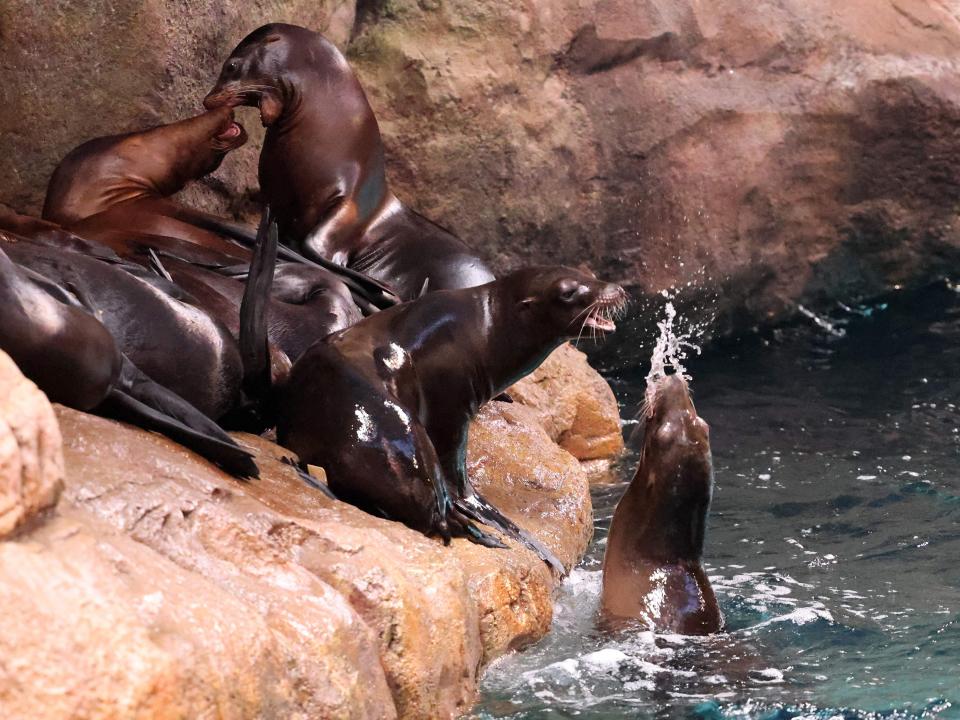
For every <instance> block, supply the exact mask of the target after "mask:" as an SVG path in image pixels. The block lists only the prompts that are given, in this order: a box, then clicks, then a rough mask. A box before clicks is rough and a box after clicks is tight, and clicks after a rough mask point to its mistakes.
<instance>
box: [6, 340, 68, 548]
mask: <svg viewBox="0 0 960 720" xmlns="http://www.w3.org/2000/svg"><path fill="white" fill-rule="evenodd" d="M60 446H61V443H60V429H59V427H58V426H57V421H56V418H55V417H54V414H53V408H52V407H51V406H50V402H49V401H48V400H47V397H46V396H45V395H44V394H43V393H42V392H40V390H39V389H37V386H36V385H34V384H33V383H32V382H30V381H29V380H27V379H26V378H25V377H24V376H23V374H22V373H21V372H20V369H19V368H18V367H17V366H16V365H15V364H14V362H13V360H11V359H10V356H9V355H7V354H6V353H5V352H3V351H2V350H0V540H2V539H3V537H4V536H6V535H9V534H10V533H12V532H13V531H14V530H17V529H18V528H21V527H23V526H24V525H26V524H27V523H28V522H29V521H30V520H31V519H32V518H34V517H36V516H37V515H38V514H40V513H42V512H43V511H44V510H47V509H49V508H51V507H53V506H54V505H56V503H57V499H58V498H59V497H60V491H61V489H62V487H63V454H62V452H61V447H60Z"/></svg>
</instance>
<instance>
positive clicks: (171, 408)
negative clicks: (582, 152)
mask: <svg viewBox="0 0 960 720" xmlns="http://www.w3.org/2000/svg"><path fill="white" fill-rule="evenodd" d="M8 247H9V246H8V245H7V244H0V304H2V306H3V312H2V313H0V348H2V349H3V350H4V352H6V353H8V354H9V355H10V357H12V358H13V360H14V362H16V363H17V365H18V366H19V367H20V369H21V371H23V373H24V374H25V375H26V376H27V377H28V378H30V379H31V380H32V381H33V382H35V383H36V384H37V385H38V386H39V387H40V389H41V390H43V391H44V392H45V393H46V394H47V396H48V397H49V398H50V400H52V401H53V402H59V403H63V404H64V405H68V406H69V407H72V408H75V409H77V410H83V411H89V412H94V413H97V414H100V415H105V416H107V417H112V418H115V419H120V420H125V421H128V422H130V423H132V424H134V425H138V426H140V427H143V428H145V429H148V430H155V431H157V432H160V433H163V434H165V435H167V436H169V437H170V438H172V439H173V440H176V441H178V442H180V443H181V444H183V445H184V446H186V447H189V448H191V449H193V450H195V451H196V452H198V453H199V454H200V455H202V456H204V457H206V458H207V459H209V460H211V461H212V462H215V463H217V464H218V465H220V466H221V467H223V468H224V469H225V470H227V471H228V472H232V473H234V474H236V475H240V476H254V477H256V476H257V474H258V470H257V466H256V463H255V462H254V461H253V458H252V456H251V455H250V453H249V452H248V451H246V450H244V449H243V448H241V447H240V446H239V445H237V443H236V442H235V441H234V440H233V439H232V438H231V437H230V436H229V435H227V434H226V433H225V432H223V430H222V429H220V428H219V427H218V426H217V425H216V423H214V422H213V421H212V420H210V419H209V418H208V417H206V416H204V415H203V414H202V413H201V412H200V411H198V410H197V409H196V408H194V407H193V406H191V405H190V404H189V403H187V402H186V401H185V400H183V399H182V398H180V397H178V396H177V395H175V394H174V393H172V392H171V391H169V390H167V389H166V388H164V387H163V386H161V385H158V384H157V383H155V382H153V381H152V380H151V379H150V378H148V377H147V376H145V375H144V374H143V373H142V372H140V371H139V369H137V367H136V366H135V365H134V364H133V363H132V362H131V361H130V360H129V358H127V357H126V356H124V355H123V354H122V353H121V352H120V350H119V349H118V348H117V345H116V343H115V342H114V339H113V336H112V335H111V334H110V332H109V331H108V330H107V328H106V327H104V326H103V325H102V324H101V323H100V322H99V321H98V320H97V319H96V318H95V317H94V316H93V315H92V314H91V313H90V311H89V309H87V308H84V307H83V305H82V303H81V302H80V300H79V299H78V298H77V297H76V296H75V295H73V293H71V292H70V291H69V290H68V289H66V288H64V287H63V286H61V285H59V284H57V283H55V282H53V281H51V280H49V279H48V278H45V277H43V276H42V275H39V274H37V273H36V272H34V271H31V270H29V269H25V268H20V267H17V266H16V265H15V264H14V263H13V262H12V261H11V260H10V258H9V257H8V256H7V254H6V253H5V252H4V251H3V249H4V248H8Z"/></svg>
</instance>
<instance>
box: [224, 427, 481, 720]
mask: <svg viewBox="0 0 960 720" xmlns="http://www.w3.org/2000/svg"><path fill="white" fill-rule="evenodd" d="M242 437H243V440H244V441H245V442H248V443H249V444H250V445H251V446H253V447H255V448H256V449H257V451H258V452H257V460H258V463H259V464H260V467H261V470H262V471H264V472H262V474H261V479H260V480H259V481H257V482H253V483H250V484H249V486H247V487H245V488H244V491H245V492H247V493H248V494H249V495H250V496H251V497H255V498H257V500H259V501H260V502H262V503H263V504H264V505H266V506H267V507H269V508H271V509H272V510H273V511H275V512H276V513H278V514H279V515H281V516H283V517H284V518H285V519H286V522H285V523H284V524H283V525H282V526H281V527H278V528H277V529H276V530H275V531H274V533H273V534H274V537H275V538H276V539H277V541H278V542H279V543H281V544H282V545H283V546H285V547H287V548H288V549H289V552H291V553H292V554H293V555H294V557H296V560H297V562H298V563H300V564H301V565H302V566H303V567H305V568H307V569H308V570H309V571H310V572H311V573H314V574H315V575H316V576H317V577H319V578H321V579H322V580H323V581H324V582H326V583H328V584H329V585H330V586H331V587H333V588H335V589H336V590H337V591H338V592H339V593H340V594H341V595H343V597H345V598H346V599H347V601H348V602H349V603H350V605H351V606H352V607H353V608H354V610H355V611H356V612H357V614H358V615H359V616H360V617H361V618H363V620H364V621H365V622H366V623H367V624H368V625H369V626H370V627H371V628H373V630H374V632H375V633H376V635H377V640H378V644H379V650H380V662H381V664H382V665H383V669H384V672H385V673H386V679H387V683H388V684H389V686H390V690H391V692H392V693H393V698H394V702H395V704H396V707H397V713H398V715H399V716H400V717H401V718H421V717H423V718H448V717H457V716H459V715H460V714H462V713H463V712H465V711H466V710H467V709H468V708H469V706H470V705H471V704H472V702H473V699H474V695H475V692H476V682H477V672H478V669H479V666H480V662H481V659H482V645H481V640H480V624H479V615H478V608H477V604H476V602H475V599H474V598H472V597H471V595H470V592H469V585H468V580H467V576H466V574H465V572H464V568H463V567H462V566H461V565H460V563H458V562H457V556H456V555H455V554H454V553H453V552H452V551H451V550H450V548H445V547H444V546H443V545H442V543H441V542H440V541H438V540H435V539H431V538H427V537H424V536H423V535H422V534H420V533H418V532H416V531H413V530H410V529H409V528H407V527H405V526H404V525H402V524H400V523H396V522H391V521H388V520H382V519H380V518H376V517H373V516H371V515H368V514H366V513H364V512H362V511H360V510H358V509H356V508H354V507H352V506H350V505H347V504H345V503H340V502H334V501H331V500H328V499H327V498H325V497H323V496H322V495H320V494H319V493H318V492H316V491H314V490H311V489H310V488H308V487H307V486H306V485H304V483H303V482H302V481H300V480H299V479H297V478H296V476H295V475H294V474H293V473H292V471H291V470H290V468H288V467H286V466H285V465H283V464H281V463H280V462H279V458H280V457H282V456H284V455H285V453H284V451H283V450H282V449H281V448H279V447H277V446H276V445H273V444H272V443H269V442H267V441H265V440H262V439H260V438H255V437H252V436H246V435H245V436H242Z"/></svg>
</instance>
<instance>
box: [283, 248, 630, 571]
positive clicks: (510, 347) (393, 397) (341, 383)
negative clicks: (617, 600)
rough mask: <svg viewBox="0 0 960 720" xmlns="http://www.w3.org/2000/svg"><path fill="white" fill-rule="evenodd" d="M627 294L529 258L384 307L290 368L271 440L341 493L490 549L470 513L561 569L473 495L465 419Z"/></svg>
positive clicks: (601, 326) (596, 324)
mask: <svg viewBox="0 0 960 720" xmlns="http://www.w3.org/2000/svg"><path fill="white" fill-rule="evenodd" d="M625 301H626V294H625V293H624V291H623V290H622V289H621V288H620V287H618V286H617V285H611V284H608V283H604V282H601V281H599V280H597V279H596V278H595V277H593V276H592V275H589V274H587V273H584V272H582V271H579V270H574V269H571V268H564V267H539V268H527V269H524V270H519V271H517V272H514V273H512V274H510V275H507V276H506V277H504V278H501V279H500V280H497V281H494V282H490V283H487V284H485V285H481V286H479V287H475V288H466V289H460V290H444V291H437V292H434V293H429V294H427V295H424V296H423V297H421V298H419V299H417V300H414V301H412V302H409V303H404V304H403V305H399V306H397V307H395V308H390V309H389V310H384V311H382V312H380V313H377V314H376V315H373V316H371V317H368V318H365V319H364V320H362V321H361V322H359V323H357V324H356V325H354V326H353V327H352V328H348V329H347V330H344V331H341V332H338V333H335V334H333V335H331V336H330V337H328V338H327V339H326V341H325V342H322V343H317V344H316V345H314V346H312V347H311V348H310V349H309V350H308V351H307V352H306V353H305V354H304V355H303V357H302V358H301V359H300V360H299V361H298V362H297V363H296V364H295V365H294V367H293V370H292V371H291V374H290V379H289V382H288V384H287V387H286V388H285V389H284V391H283V392H282V393H281V397H280V400H279V403H278V416H277V436H278V439H279V442H280V444H281V445H284V446H286V447H288V448H290V449H291V450H293V451H294V452H296V453H297V455H298V456H299V458H300V460H301V462H303V463H310V464H314V465H319V466H322V467H323V468H324V469H325V470H326V473H327V478H328V480H329V484H330V489H331V490H333V492H334V493H336V494H337V496H338V497H342V498H344V499H346V500H349V501H351V502H353V503H355V504H357V505H360V506H361V507H364V508H366V509H369V510H376V511H380V512H383V513H385V514H386V515H387V517H390V518H392V519H395V520H399V521H401V522H404V523H405V524H407V525H409V526H410V527H413V528H415V529H417V530H420V531H422V532H424V533H429V534H432V533H436V534H439V535H440V536H442V537H443V538H444V539H445V540H448V539H449V537H450V536H451V534H456V535H463V534H466V535H467V536H468V537H471V538H472V539H474V540H476V541H478V542H482V543H485V544H498V543H497V542H496V541H495V540H493V539H492V538H490V537H489V536H486V535H484V534H483V533H481V532H480V531H479V530H478V529H477V528H476V527H475V526H473V525H472V523H471V521H478V522H483V523H487V524H490V525H492V526H494V527H496V528H498V529H499V530H501V531H503V532H505V533H507V534H508V535H510V536H511V537H514V538H515V539H518V540H520V541H521V542H523V543H524V544H526V545H527V546H528V547H531V548H532V549H534V550H535V551H536V552H538V553H539V554H540V556H541V557H543V558H544V559H545V560H547V562H549V563H550V564H551V565H553V566H554V567H556V568H558V569H561V568H560V565H559V562H558V561H557V560H556V559H555V558H554V557H553V555H552V554H551V553H550V552H549V551H548V550H547V549H546V548H544V547H543V546H542V545H540V543H538V542H536V541H535V540H534V539H533V538H531V537H530V536H528V535H527V534H526V533H525V532H523V531H522V530H521V529H520V528H518V527H517V526H516V525H514V524H513V523H512V522H511V521H509V520H508V519H507V518H505V517H504V516H503V515H501V514H500V513H499V512H498V511H497V510H496V508H494V507H492V506H491V505H490V504H489V503H487V502H486V501H485V500H484V499H483V498H482V497H480V496H479V495H478V494H476V492H475V491H474V490H473V488H472V486H471V484H470V481H469V479H468V478H467V469H466V449H467V432H468V429H469V423H470V420H471V419H472V418H473V416H474V415H475V414H476V412H477V410H478V409H479V408H480V406H481V405H483V404H484V403H485V402H487V401H488V400H490V399H491V398H493V397H495V396H496V395H498V394H499V393H502V392H503V391H504V390H505V389H506V388H507V387H508V386H510V385H512V384H513V383H515V382H516V381H517V380H519V379H520V378H522V377H523V376H524V375H526V374H528V373H529V372H531V371H532V370H534V369H535V368H536V367H537V366H538V365H539V364H540V363H541V362H542V361H543V359H544V358H546V356H547V355H548V354H549V353H550V352H551V351H553V350H554V349H555V348H556V347H557V346H558V345H560V344H561V343H562V342H564V341H565V340H567V339H569V338H572V337H576V336H577V335H578V333H580V332H581V331H582V330H583V329H584V327H587V328H590V329H591V330H600V331H612V330H614V329H615V325H614V324H613V322H612V321H611V319H610V317H611V315H612V314H613V312H615V311H617V310H619V309H620V308H621V307H622V306H623V304H624V303H625ZM561 571H562V569H561Z"/></svg>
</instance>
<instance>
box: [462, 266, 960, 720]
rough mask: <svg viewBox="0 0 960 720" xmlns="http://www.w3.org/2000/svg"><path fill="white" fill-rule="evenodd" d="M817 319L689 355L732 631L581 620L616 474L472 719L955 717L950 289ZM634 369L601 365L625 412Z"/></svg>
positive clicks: (957, 498)
mask: <svg viewBox="0 0 960 720" xmlns="http://www.w3.org/2000/svg"><path fill="white" fill-rule="evenodd" d="M829 320H830V321H831V322H833V323H834V324H835V327H834V330H833V332H827V331H826V330H824V328H823V327H820V326H818V325H816V324H815V323H814V322H812V321H811V322H810V323H806V322H804V323H803V324H800V325H798V326H795V327H791V328H787V329H782V330H779V331H777V332H774V333H770V334H769V335H767V336H765V337H759V336H757V337H751V338H748V339H744V340H741V341H739V342H736V343H726V344H724V345H722V346H720V347H716V348H714V349H712V350H711V351H710V352H709V353H707V354H706V355H705V356H704V357H702V358H699V359H695V360H694V361H692V362H691V363H689V366H688V369H689V370H690V371H691V372H692V375H693V383H692V387H693V391H694V399H695V402H696V405H697V409H698V411H699V413H700V414H701V416H703V417H704V418H705V419H706V420H707V421H708V422H709V423H710V425H711V442H712V447H713V455H714V464H715V473H716V490H715V494H714V504H713V509H712V512H711V516H710V525H709V535H708V538H707V557H706V560H707V567H708V572H709V574H710V576H711V579H712V581H713V583H714V588H715V590H716V591H717V595H718V597H719V599H720V603H721V606H722V608H723V611H724V613H725V615H726V619H727V623H728V632H726V633H724V634H721V635H717V636H714V637H708V638H700V639H694V638H683V637H676V636H654V635H652V634H650V633H644V632H633V633H625V634H622V635H618V636H609V635H604V634H602V633H600V632H599V631H597V630H596V629H595V625H594V622H595V611H596V606H597V602H598V597H599V589H600V563H601V560H602V558H603V547H604V542H605V537H606V530H607V527H608V526H609V522H610V517H611V514H612V512H613V507H614V506H615V504H616V501H617V499H618V498H619V496H620V494H621V493H622V492H623V489H624V485H623V484H622V483H621V484H619V485H615V486H611V487H607V488H602V489H598V490H596V491H595V494H594V506H595V523H596V533H595V537H594V542H593V544H592V546H591V548H590V551H589V554H588V556H587V557H586V558H585V559H584V561H583V562H582V563H581V565H580V566H579V567H578V568H577V569H576V570H574V572H573V573H572V574H571V576H570V578H569V579H567V580H566V582H565V583H564V585H563V587H562V589H561V592H560V594H559V596H558V598H557V601H556V608H555V621H554V629H553V632H552V633H551V634H550V635H549V636H548V637H547V638H546V639H545V640H543V641H542V642H540V643H539V644H537V645H535V646H534V647H532V648H529V649H527V650H526V651H524V652H522V653H518V654H514V655H510V656H508V657H505V658H502V659H501V660H499V661H498V662H496V663H495V664H494V665H493V666H492V667H491V668H490V669H489V670H488V672H487V674H486V675H485V677H484V680H483V683H482V697H481V701H480V703H479V704H478V706H477V708H476V709H475V711H474V713H473V714H472V715H471V716H470V717H472V718H476V719H481V718H482V719H484V720H490V719H492V718H513V719H516V720H519V719H521V718H522V719H524V720H534V719H539V718H587V719H600V718H674V717H676V718H688V717H689V718H704V719H706V720H713V719H715V718H734V717H735V718H771V719H772V718H844V719H851V718H874V717H877V718H879V717H890V718H915V717H924V718H960V288H956V287H952V286H950V285H948V284H938V285H936V286H934V287H931V288H928V289H926V290H924V291H922V292H917V293H913V294H903V295H897V296H893V297H891V298H888V299H887V300H886V301H885V302H883V303H877V304H875V305H872V306H869V307H858V308H837V310H836V312H835V313H831V315H830V318H829ZM651 341H652V339H650V340H646V342H643V343H641V342H640V341H639V340H638V342H637V348H638V350H637V357H638V358H644V359H645V358H646V357H649V349H650V345H651V344H652V342H651ZM645 374H646V367H645V366H643V365H641V366H639V367H634V368H630V369H626V370H624V369H618V370H616V371H612V372H610V373H608V379H609V380H610V382H611V385H612V386H613V387H614V390H615V392H616V393H617V395H618V398H619V400H620V402H621V409H622V413H623V417H625V418H630V417H632V416H633V415H634V414H635V412H636V409H637V407H638V404H639V402H640V399H641V397H642V394H643V377H644V375H645ZM630 430H631V425H630V423H629V421H628V422H627V423H626V424H625V427H624V431H625V433H627V434H629V432H630ZM633 462H634V461H633V459H632V458H627V459H626V460H625V461H624V464H623V468H622V469H621V477H622V479H623V480H624V481H626V480H628V479H629V476H630V473H631V470H632V466H633Z"/></svg>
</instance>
